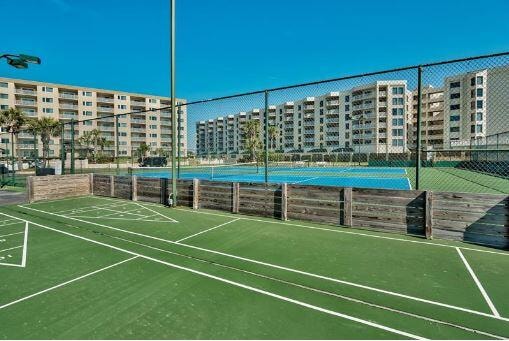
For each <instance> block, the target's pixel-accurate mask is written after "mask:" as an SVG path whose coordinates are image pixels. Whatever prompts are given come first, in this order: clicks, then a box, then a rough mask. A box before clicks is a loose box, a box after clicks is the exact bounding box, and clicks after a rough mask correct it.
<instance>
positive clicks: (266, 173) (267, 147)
mask: <svg viewBox="0 0 509 341" xmlns="http://www.w3.org/2000/svg"><path fill="white" fill-rule="evenodd" d="M264 118H265V129H264V131H265V183H268V182H269V92H268V91H267V90H266V91H265V117H264Z"/></svg>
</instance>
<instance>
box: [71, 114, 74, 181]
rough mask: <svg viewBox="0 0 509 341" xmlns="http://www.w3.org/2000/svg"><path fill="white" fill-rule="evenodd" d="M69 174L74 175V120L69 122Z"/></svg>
mask: <svg viewBox="0 0 509 341" xmlns="http://www.w3.org/2000/svg"><path fill="white" fill-rule="evenodd" d="M71 174H74V119H72V120H71Z"/></svg>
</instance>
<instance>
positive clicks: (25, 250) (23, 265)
mask: <svg viewBox="0 0 509 341" xmlns="http://www.w3.org/2000/svg"><path fill="white" fill-rule="evenodd" d="M27 249H28V221H26V222H25V238H24V239H23V257H22V258H21V267H22V268H24V267H25V266H26V264H27Z"/></svg>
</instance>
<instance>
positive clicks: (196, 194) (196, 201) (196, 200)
mask: <svg viewBox="0 0 509 341" xmlns="http://www.w3.org/2000/svg"><path fill="white" fill-rule="evenodd" d="M198 208H200V180H199V179H193V210H197V209H198Z"/></svg>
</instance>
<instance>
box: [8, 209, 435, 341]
mask: <svg viewBox="0 0 509 341" xmlns="http://www.w3.org/2000/svg"><path fill="white" fill-rule="evenodd" d="M0 214H1V215H5V216H8V217H11V218H16V217H14V216H10V215H7V214H5V213H1V212H0ZM18 219H20V220H23V221H27V220H25V219H21V218H18ZM30 224H33V225H35V226H39V227H42V228H44V229H47V230H50V231H54V232H58V233H62V234H65V235H68V236H71V237H75V238H78V239H82V240H86V241H89V242H91V243H94V244H98V245H102V246H105V247H109V248H111V249H114V250H118V251H121V252H125V253H128V254H130V255H133V256H137V257H140V258H143V259H147V260H150V261H152V262H155V263H159V264H163V265H166V266H169V267H172V268H175V269H179V270H183V271H187V272H191V273H194V274H197V275H200V276H203V277H207V278H211V279H214V280H217V281H220V282H223V283H227V284H230V285H232V286H236V287H239V288H243V289H246V290H248V291H253V292H256V293H259V294H262V295H265V296H269V297H273V298H275V299H278V300H281V301H285V302H288V303H293V304H295V305H298V306H301V307H305V308H308V309H311V310H314V311H319V312H322V313H325V314H328V315H332V316H336V317H340V318H343V319H346V320H350V321H353V322H357V323H360V324H364V325H367V326H370V327H373V328H377V329H381V330H384V331H387V332H390V333H394V334H398V335H402V336H405V337H407V338H411V339H416V340H425V338H423V337H421V336H418V335H414V334H411V333H407V332H405V331H402V330H398V329H394V328H391V327H387V326H384V325H382V324H378V323H375V322H371V321H368V320H363V319H360V318H358V317H355V316H350V315H347V314H343V313H339V312H337V311H333V310H329V309H325V308H322V307H319V306H315V305H312V304H309V303H306V302H302V301H299V300H295V299H292V298H289V297H286V296H282V295H278V294H275V293H273V292H270V291H266V290H262V289H258V288H255V287H251V286H249V285H245V284H242V283H238V282H234V281H231V280H229V279H226V278H222V277H219V276H215V275H211V274H208V273H205V272H202V271H198V270H194V269H190V268H186V267H184V266H180V265H177V264H173V263H169V262H166V261H163V260H160V259H157V258H153V257H149V256H146V255H142V254H139V253H136V252H132V251H129V250H126V249H122V248H120V247H117V246H113V245H110V244H107V243H103V242H99V241H96V240H93V239H89V238H86V237H82V236H79V235H75V234H73V233H69V232H65V231H61V230H59V229H55V228H52V227H49V226H45V225H42V224H39V223H35V222H30ZM133 258H136V257H133ZM1 308H2V306H0V309H1Z"/></svg>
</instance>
